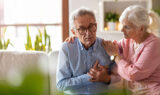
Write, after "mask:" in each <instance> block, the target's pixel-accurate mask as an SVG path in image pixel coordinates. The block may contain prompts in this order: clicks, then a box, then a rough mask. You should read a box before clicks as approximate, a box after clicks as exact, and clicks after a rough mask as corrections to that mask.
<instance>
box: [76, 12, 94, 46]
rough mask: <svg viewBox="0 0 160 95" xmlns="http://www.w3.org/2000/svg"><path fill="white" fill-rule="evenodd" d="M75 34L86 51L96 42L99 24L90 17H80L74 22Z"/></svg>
mask: <svg viewBox="0 0 160 95" xmlns="http://www.w3.org/2000/svg"><path fill="white" fill-rule="evenodd" d="M74 24H75V34H76V36H77V37H78V38H79V40H80V41H81V43H82V44H83V45H84V47H85V48H86V49H88V48H89V47H91V45H92V44H93V43H94V42H95V40H96V31H97V24H96V22H95V20H94V18H93V17H92V16H90V15H84V16H79V17H77V18H76V19H75V21H74Z"/></svg>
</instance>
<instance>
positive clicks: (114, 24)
mask: <svg viewBox="0 0 160 95" xmlns="http://www.w3.org/2000/svg"><path fill="white" fill-rule="evenodd" d="M107 26H108V30H112V31H113V30H116V23H115V22H108V23H107Z"/></svg>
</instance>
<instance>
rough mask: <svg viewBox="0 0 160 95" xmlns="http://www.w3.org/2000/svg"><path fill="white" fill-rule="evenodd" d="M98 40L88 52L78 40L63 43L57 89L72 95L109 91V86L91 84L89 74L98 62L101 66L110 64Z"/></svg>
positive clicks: (98, 39)
mask: <svg viewBox="0 0 160 95" xmlns="http://www.w3.org/2000/svg"><path fill="white" fill-rule="evenodd" d="M101 42H102V39H100V38H96V41H95V43H94V45H93V46H92V47H90V48H89V49H88V50H86V49H85V48H84V47H83V45H82V44H81V42H80V41H79V39H78V38H76V39H75V41H74V43H67V42H65V43H63V45H62V48H61V50H60V53H59V59H58V66H57V75H56V78H57V88H58V89H59V90H61V91H64V92H65V93H66V94H70V95H82V94H86V95H93V94H99V93H103V92H106V91H107V88H108V85H107V84H106V83H102V82H90V81H89V79H90V76H89V75H88V74H87V73H88V72H89V70H90V69H91V68H92V66H93V65H94V63H95V62H96V60H98V61H99V64H101V65H104V66H105V65H107V64H110V63H111V61H110V57H109V55H108V54H107V53H106V52H105V50H104V48H103V47H102V45H101Z"/></svg>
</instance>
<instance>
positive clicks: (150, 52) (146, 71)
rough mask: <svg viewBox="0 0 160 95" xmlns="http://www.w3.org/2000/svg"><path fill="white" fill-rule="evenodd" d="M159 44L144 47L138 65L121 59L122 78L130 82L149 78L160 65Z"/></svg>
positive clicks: (119, 65) (119, 71)
mask: <svg viewBox="0 0 160 95" xmlns="http://www.w3.org/2000/svg"><path fill="white" fill-rule="evenodd" d="M158 42H159V41H157V42H151V43H149V44H148V45H147V46H144V48H143V51H142V52H141V53H140V55H139V56H138V58H137V61H136V63H131V62H129V61H127V60H125V59H121V60H120V61H119V62H118V73H119V74H120V76H121V77H123V78H124V79H126V80H129V81H137V80H142V79H145V78H147V77H149V76H150V75H151V74H152V73H153V72H154V71H155V69H156V68H157V67H158V66H159V65H160V49H159V48H160V43H158Z"/></svg>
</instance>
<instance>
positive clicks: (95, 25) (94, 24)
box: [74, 23, 97, 35]
mask: <svg viewBox="0 0 160 95" xmlns="http://www.w3.org/2000/svg"><path fill="white" fill-rule="evenodd" d="M91 25H93V26H92V27H95V31H92V29H89V28H90V27H91ZM92 27H91V28H92ZM83 28H84V27H83ZM74 29H75V30H76V31H78V33H79V34H80V35H85V34H86V31H87V30H88V31H89V32H91V33H94V32H96V30H97V23H91V24H90V25H89V26H88V27H87V28H84V31H83V33H80V32H79V31H80V28H78V29H76V28H74Z"/></svg>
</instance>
